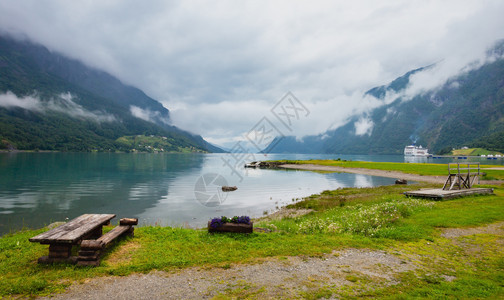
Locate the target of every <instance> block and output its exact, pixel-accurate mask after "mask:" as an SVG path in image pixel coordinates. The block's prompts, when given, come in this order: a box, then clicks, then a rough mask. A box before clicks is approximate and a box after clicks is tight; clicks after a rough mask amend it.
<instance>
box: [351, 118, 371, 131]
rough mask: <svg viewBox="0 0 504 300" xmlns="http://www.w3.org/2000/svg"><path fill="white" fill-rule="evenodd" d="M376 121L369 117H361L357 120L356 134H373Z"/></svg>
mask: <svg viewBox="0 0 504 300" xmlns="http://www.w3.org/2000/svg"><path fill="white" fill-rule="evenodd" d="M373 126H374V123H373V121H372V120H371V119H370V118H369V117H361V118H360V119H359V120H358V121H357V122H355V135H365V134H367V135H371V133H372V131H373Z"/></svg>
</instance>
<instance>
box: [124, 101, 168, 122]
mask: <svg viewBox="0 0 504 300" xmlns="http://www.w3.org/2000/svg"><path fill="white" fill-rule="evenodd" d="M130 113H131V114H132V115H133V116H134V117H136V118H139V119H142V120H144V121H147V122H152V123H158V122H161V123H164V124H166V125H169V124H170V122H169V120H168V119H167V118H164V117H163V116H162V115H161V113H160V112H159V111H152V110H150V109H148V108H146V109H143V108H141V107H138V106H135V105H131V106H130Z"/></svg>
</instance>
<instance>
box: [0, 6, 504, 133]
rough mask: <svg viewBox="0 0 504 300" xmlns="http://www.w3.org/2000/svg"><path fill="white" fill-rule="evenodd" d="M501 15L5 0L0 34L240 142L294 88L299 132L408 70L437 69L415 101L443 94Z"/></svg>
mask: <svg viewBox="0 0 504 300" xmlns="http://www.w3.org/2000/svg"><path fill="white" fill-rule="evenodd" d="M503 11H504V2H503V1H500V0H482V1H479V0H462V1H460V0H447V1H425V0H411V1H401V0H384V1H364V0H360V1H329V0H327V1H324V0H320V1H315V2H306V1H296V0H294V1H287V0H285V1H281V0H277V1H257V0H251V1H232V0H223V1H218V2H215V1H191V0H188V1H174V2H172V1H168V2H167V1H149V2H148V3H141V2H135V1H117V0H116V1H101V2H95V1H63V0H47V1H9V0H0V30H4V31H8V32H11V33H18V34H25V35H26V36H27V37H29V38H30V39H32V40H35V41H37V42H40V43H42V44H44V45H46V46H47V47H48V48H49V49H51V50H55V51H59V52H62V53H64V54H66V55H68V56H71V57H73V58H77V59H80V60H82V61H83V62H85V63H87V64H89V65H91V66H95V67H99V68H103V69H104V70H105V71H108V72H110V73H112V74H113V75H115V76H117V77H118V78H120V79H121V80H123V81H125V82H126V83H129V84H132V85H134V86H137V87H139V88H141V89H143V90H144V91H145V92H146V93H147V94H149V95H151V96H152V97H154V98H156V99H158V100H161V101H162V103H163V104H164V105H165V106H166V107H167V108H168V109H170V110H172V112H173V113H172V116H173V120H174V122H173V123H174V125H177V126H180V127H182V128H187V129H189V130H191V131H193V132H196V133H199V134H202V135H203V136H204V137H205V138H209V139H210V140H213V141H217V140H219V141H221V140H225V139H227V140H228V141H234V140H236V139H237V138H238V137H239V136H241V135H242V134H243V132H246V131H247V130H248V129H249V128H251V127H252V126H254V124H255V123H256V122H257V121H258V120H260V118H261V117H262V116H264V115H266V114H267V113H268V110H269V109H270V108H271V107H273V105H274V104H275V103H276V102H277V101H278V100H279V99H280V97H281V96H282V95H283V94H285V93H286V92H287V91H292V92H293V93H294V94H295V95H296V96H297V97H298V98H299V99H300V100H302V101H303V103H304V104H305V105H306V106H307V107H308V108H309V109H310V111H311V114H310V116H309V118H307V119H306V120H304V121H300V122H299V123H296V125H295V126H294V127H295V128H294V130H293V133H294V134H295V135H296V136H302V135H306V134H316V133H320V132H323V131H325V130H326V129H327V128H329V127H336V126H339V125H341V124H342V123H343V122H344V121H345V120H346V119H347V118H348V117H349V115H350V114H352V113H355V112H365V111H367V110H369V109H370V108H372V107H376V106H377V105H381V104H383V102H382V103H379V102H376V101H375V100H373V99H368V98H367V97H364V98H363V97H362V95H363V93H364V92H365V91H366V90H368V89H369V88H372V87H374V86H377V85H382V84H387V83H388V82H390V81H391V80H393V79H395V78H396V77H398V76H400V75H402V74H404V73H406V72H407V71H409V70H412V69H415V68H418V67H422V66H426V65H430V64H432V63H435V62H440V61H441V63H440V64H439V66H438V67H437V68H436V70H432V71H430V73H424V74H417V75H415V76H413V77H412V85H411V87H410V89H409V93H410V94H411V93H413V92H418V91H423V90H425V89H429V88H432V87H436V86H439V84H440V83H441V82H443V81H445V80H446V79H447V78H450V77H451V76H453V75H455V74H457V73H459V72H460V71H462V70H463V68H464V66H466V65H467V64H468V63H470V62H472V61H474V60H478V59H479V60H480V61H481V60H482V59H483V54H484V51H485V49H486V48H487V47H488V46H490V45H491V44H492V43H493V42H494V41H495V40H497V39H499V38H503V37H504V34H503V33H502V28H504V18H502V12H503ZM387 99H389V98H387ZM390 99H392V97H390ZM253 103H255V105H254V104H253ZM244 108H247V109H248V110H247V112H246V113H245V111H244V110H243V109H244ZM139 115H140V114H139ZM143 116H144V117H145V116H146V115H145V114H143Z"/></svg>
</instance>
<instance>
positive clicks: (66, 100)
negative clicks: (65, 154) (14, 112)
mask: <svg viewBox="0 0 504 300" xmlns="http://www.w3.org/2000/svg"><path fill="white" fill-rule="evenodd" d="M73 100H74V96H72V94H70V93H69V92H67V93H61V94H60V95H59V97H57V98H53V99H50V100H48V101H41V100H40V98H39V97H38V96H36V95H35V96H24V97H18V96H16V95H15V94H14V93H12V92H10V91H7V92H6V93H5V94H0V107H5V108H16V107H17V108H23V109H27V110H32V111H37V112H41V113H46V112H49V111H53V112H58V113H63V114H67V115H69V116H72V117H74V118H86V119H92V120H94V121H97V122H114V121H117V119H116V118H115V117H114V116H112V115H110V114H107V113H103V112H99V111H95V112H91V111H88V110H86V109H85V108H83V107H82V106H80V105H79V104H77V103H75V102H74V101H73Z"/></svg>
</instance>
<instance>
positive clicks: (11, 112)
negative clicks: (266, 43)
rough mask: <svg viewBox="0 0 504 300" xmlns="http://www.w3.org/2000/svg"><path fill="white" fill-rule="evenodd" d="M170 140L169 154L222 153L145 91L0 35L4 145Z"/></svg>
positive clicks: (77, 147)
mask: <svg viewBox="0 0 504 300" xmlns="http://www.w3.org/2000/svg"><path fill="white" fill-rule="evenodd" d="M134 135H145V136H150V135H153V136H159V137H165V138H166V141H167V142H168V143H169V145H166V146H167V147H166V149H165V150H166V151H187V150H188V149H193V150H196V151H210V152H214V151H219V150H220V149H218V148H216V147H214V146H211V145H210V144H208V143H207V142H205V141H204V140H203V139H202V138H201V137H200V136H197V135H193V134H191V133H188V132H185V131H183V130H180V129H178V128H177V127H175V126H172V125H170V120H169V112H168V110H167V109H166V108H164V107H163V106H162V105H161V104H160V103H159V102H157V101H156V100H154V99H152V98H150V97H148V96H147V95H145V93H143V92H142V91H141V90H139V89H136V88H134V87H131V86H127V85H124V84H122V83H121V82H120V81H119V80H118V79H116V78H114V77H113V76H111V75H109V74H107V73H105V72H102V71H99V70H96V69H92V68H89V67H86V66H85V65H83V64H82V63H80V62H78V61H75V60H72V59H69V58H66V57H64V56H62V55H59V54H57V53H52V52H50V51H49V50H47V49H46V48H45V47H43V46H40V45H35V44H32V43H30V42H28V41H18V40H16V39H13V38H11V37H7V36H0V149H2V148H4V149H6V148H9V149H13V148H15V149H20V150H35V149H39V150H59V151H92V150H98V151H114V150H121V151H129V150H131V149H130V148H129V147H128V146H127V145H126V144H124V143H120V142H118V141H117V140H118V139H119V138H121V137H123V136H134Z"/></svg>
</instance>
